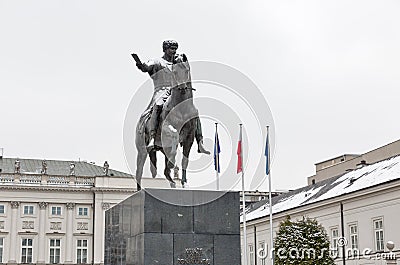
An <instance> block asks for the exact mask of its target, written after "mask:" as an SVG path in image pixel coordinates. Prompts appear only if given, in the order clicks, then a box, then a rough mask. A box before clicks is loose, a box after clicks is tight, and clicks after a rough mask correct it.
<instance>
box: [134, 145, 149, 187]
mask: <svg viewBox="0 0 400 265" xmlns="http://www.w3.org/2000/svg"><path fill="white" fill-rule="evenodd" d="M146 157H147V151H144V152H143V151H138V154H137V158H136V184H137V190H138V191H139V190H141V189H142V188H141V184H142V176H143V167H144V162H146Z"/></svg>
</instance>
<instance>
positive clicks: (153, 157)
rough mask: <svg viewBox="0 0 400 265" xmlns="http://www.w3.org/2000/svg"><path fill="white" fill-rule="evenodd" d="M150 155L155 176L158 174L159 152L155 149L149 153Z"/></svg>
mask: <svg viewBox="0 0 400 265" xmlns="http://www.w3.org/2000/svg"><path fill="white" fill-rule="evenodd" d="M149 157H150V172H151V176H152V177H153V178H155V177H156V176H157V152H156V151H155V150H154V149H153V151H151V152H150V153H149Z"/></svg>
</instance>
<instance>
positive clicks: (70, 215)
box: [64, 202, 75, 264]
mask: <svg viewBox="0 0 400 265" xmlns="http://www.w3.org/2000/svg"><path fill="white" fill-rule="evenodd" d="M74 208H75V203H73V202H67V223H66V225H67V232H66V234H67V242H66V243H67V244H66V247H65V262H64V263H65V264H71V263H74V261H73V255H72V254H73V253H74V249H73V248H72V246H73V244H72V243H73V242H72V239H73V233H74V231H73V226H74V223H73V222H74V212H73V210H74Z"/></svg>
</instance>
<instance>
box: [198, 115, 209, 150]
mask: <svg viewBox="0 0 400 265" xmlns="http://www.w3.org/2000/svg"><path fill="white" fill-rule="evenodd" d="M195 137H196V141H197V152H198V153H203V154H206V155H209V154H210V151H208V150H207V149H206V148H205V147H204V143H203V132H202V129H201V123H200V118H199V117H197V118H196V129H195Z"/></svg>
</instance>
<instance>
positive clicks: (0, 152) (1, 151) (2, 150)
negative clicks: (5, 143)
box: [0, 147, 4, 159]
mask: <svg viewBox="0 0 400 265" xmlns="http://www.w3.org/2000/svg"><path fill="white" fill-rule="evenodd" d="M3 153H4V148H3V147H1V148H0V159H3Z"/></svg>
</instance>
